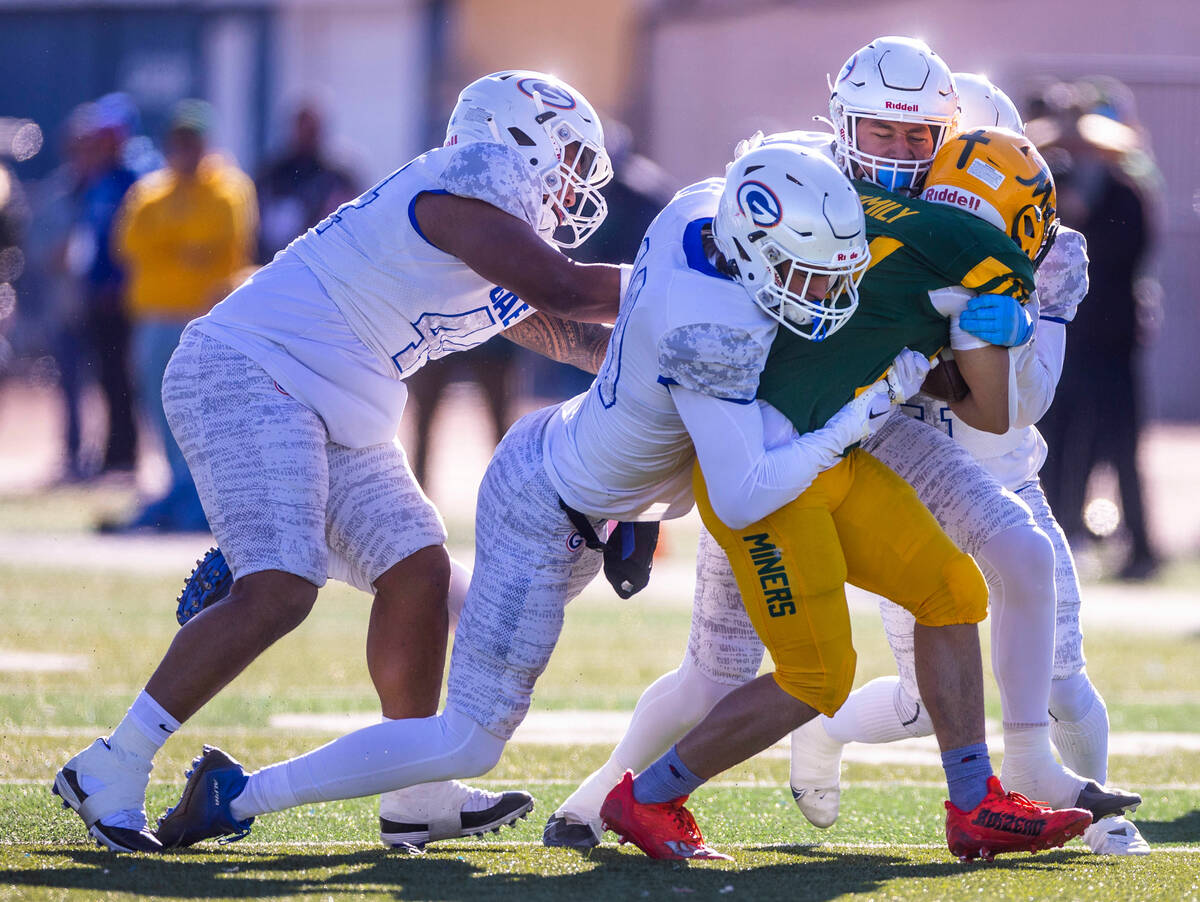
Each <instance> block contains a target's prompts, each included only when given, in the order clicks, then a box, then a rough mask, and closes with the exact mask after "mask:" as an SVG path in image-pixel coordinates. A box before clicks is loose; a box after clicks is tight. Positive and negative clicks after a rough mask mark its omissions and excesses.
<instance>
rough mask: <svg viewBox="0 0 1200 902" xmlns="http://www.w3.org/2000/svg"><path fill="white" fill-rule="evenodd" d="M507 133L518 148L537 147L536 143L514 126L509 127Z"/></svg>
mask: <svg viewBox="0 0 1200 902" xmlns="http://www.w3.org/2000/svg"><path fill="white" fill-rule="evenodd" d="M508 133H509V134H510V135H512V139H513V140H514V141H516V142H517V146H518V147H537V141H535V140H533V138H531V137H529V135H527V134H525V132H523V131H521V129H519V128H517V127H516V126H515V125H512V126H509V129H508Z"/></svg>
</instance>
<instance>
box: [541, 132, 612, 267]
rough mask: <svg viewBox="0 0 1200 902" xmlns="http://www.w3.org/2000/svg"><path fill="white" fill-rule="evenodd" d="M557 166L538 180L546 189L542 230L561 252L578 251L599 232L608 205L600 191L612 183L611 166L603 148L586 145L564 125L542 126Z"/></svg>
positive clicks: (590, 144) (595, 145) (575, 133)
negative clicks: (548, 232)
mask: <svg viewBox="0 0 1200 902" xmlns="http://www.w3.org/2000/svg"><path fill="white" fill-rule="evenodd" d="M546 131H547V132H548V133H549V135H550V141H551V143H552V144H553V146H554V151H555V154H556V157H557V159H558V161H559V162H558V165H557V166H556V167H554V168H553V169H550V170H547V171H546V173H545V174H544V175H543V177H542V181H543V182H544V184H545V186H546V195H545V199H544V201H543V212H542V226H543V230H544V229H546V228H547V227H548V228H549V231H550V240H551V241H552V242H554V244H556V245H558V246H559V247H563V248H570V247H578V246H579V245H581V244H583V242H584V241H586V240H587V239H588V238H589V237H590V236H591V235H592V234H593V233H594V232H595V231H596V229H598V228H600V225H601V223H603V222H604V218H605V217H606V216H607V215H608V203H607V201H605V199H604V195H603V194H601V193H600V189H601V188H602V187H604V186H605V185H607V184H608V183H609V181H610V180H611V179H612V176H613V171H612V163H611V162H610V161H609V158H608V153H607V152H606V151H605V150H604V148H603V147H602V146H600V145H598V144H596V143H595V142H594V141H589V140H588V139H587V138H585V137H584V136H583V135H581V134H580V133H579V131H578V130H577V129H576V128H575V127H574V126H573V125H571V123H569V122H566V121H559V122H557V123H555V121H554V119H550V120H549V121H547V122H546Z"/></svg>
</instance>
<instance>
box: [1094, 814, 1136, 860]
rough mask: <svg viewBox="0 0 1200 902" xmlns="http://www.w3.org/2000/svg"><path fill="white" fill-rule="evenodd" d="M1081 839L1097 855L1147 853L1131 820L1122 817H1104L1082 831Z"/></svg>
mask: <svg viewBox="0 0 1200 902" xmlns="http://www.w3.org/2000/svg"><path fill="white" fill-rule="evenodd" d="M1083 841H1084V842H1085V843H1087V845H1088V848H1089V849H1091V850H1092V851H1093V852H1095V853H1096V854H1097V855H1149V854H1150V844H1149V843H1148V842H1146V840H1145V838H1144V837H1143V836H1142V834H1141V833H1139V832H1138V828H1137V827H1135V826H1134V825H1133V822H1132V821H1130V820H1129V819H1128V818H1124V817H1120V816H1117V817H1105V818H1101V819H1100V820H1098V821H1096V822H1095V823H1094V824H1092V825H1091V826H1090V827H1088V828H1087V829H1086V830H1084V831H1083Z"/></svg>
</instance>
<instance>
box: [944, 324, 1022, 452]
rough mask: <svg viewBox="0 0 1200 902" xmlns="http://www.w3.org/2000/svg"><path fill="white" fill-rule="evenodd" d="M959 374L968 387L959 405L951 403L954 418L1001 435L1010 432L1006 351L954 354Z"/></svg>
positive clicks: (1010, 395) (1009, 378)
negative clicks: (968, 389)
mask: <svg viewBox="0 0 1200 902" xmlns="http://www.w3.org/2000/svg"><path fill="white" fill-rule="evenodd" d="M954 359H955V362H957V364H958V368H959V372H961V373H962V377H963V379H964V380H965V381H966V383H967V385H968V386H970V389H971V391H970V393H969V394H968V395H967V396H966V397H965V398H963V399H962V400H961V401H952V402H950V409H951V410H952V411H954V415H955V416H957V417H958V418H959V419H961V420H962V421H963V422H964V423H966V424H967V425H968V426H973V427H974V428H976V429H979V430H982V431H983V432H993V433H996V434H997V435H1002V434H1004V433H1005V432H1007V431H1008V430H1009V426H1010V423H1011V418H1012V413H1013V411H1011V410H1010V398H1012V399H1013V400H1015V395H1013V393H1011V392H1010V382H1011V381H1012V373H1011V369H1010V364H1009V350H1008V348H1001V347H997V346H995V345H988V346H986V347H982V348H971V349H964V350H958V349H956V350H955V352H954Z"/></svg>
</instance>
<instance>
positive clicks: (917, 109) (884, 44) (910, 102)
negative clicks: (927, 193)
mask: <svg viewBox="0 0 1200 902" xmlns="http://www.w3.org/2000/svg"><path fill="white" fill-rule="evenodd" d="M829 91H830V97H829V117H830V119H831V120H832V124H833V129H834V154H835V157H836V159H837V162H838V165H840V166H841V167H842V169H843V171H844V172H845V173H846V174H847V175H849V176H850V177H851V178H862V179H866V180H867V181H871V182H874V183H875V184H877V185H879V186H880V187H882V188H884V189H885V190H887V191H896V192H899V193H904V194H910V195H915V194H916V193H917V192H918V190H919V189H920V186H921V182H922V180H923V179H924V176H925V173H926V172H928V171H929V166H930V164H931V163H932V162H933V157H934V156H935V155H936V154H937V151H938V148H939V147H941V146H942V144H943V143H944V142H945V141H946V139H947V138H948V137H949V136H950V135H951V134H953V132H954V130H955V120H956V118H957V114H958V97H957V94H956V92H955V86H954V78H953V76H952V75H951V73H950V69H949V67H947V66H946V64H945V63H944V62H942V60H941V59H940V58H939V57H938V55H937V54H936V53H934V52H933V51H932V50H930V49H929V47H928V45H926V44H925V43H924V42H922V41H918V40H916V39H913V38H906V37H895V36H891V37H882V38H876V39H875V40H874V41H872V42H871V43H870V44H868V45H867V46H865V47H862V48H860V49H859V50H858V51H857V52H855V53H854V55H853V56H851V57H850V59H848V60H846V63H845V65H843V66H842V69H841V71H840V72H839V73H838V76H837V79H836V80H832V79H831V80H830V81H829ZM867 119H877V120H881V121H884V122H891V123H896V124H897V125H899V126H906V125H907V126H911V125H926V126H928V127H929V134H930V137H931V138H932V147H931V148H930V152H929V155H928V156H927V157H924V158H922V159H901V158H896V157H886V156H879V155H875V154H870V153H867V152H866V151H864V150H862V148H861V146H860V144H861V141H862V124H863V120H867Z"/></svg>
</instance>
